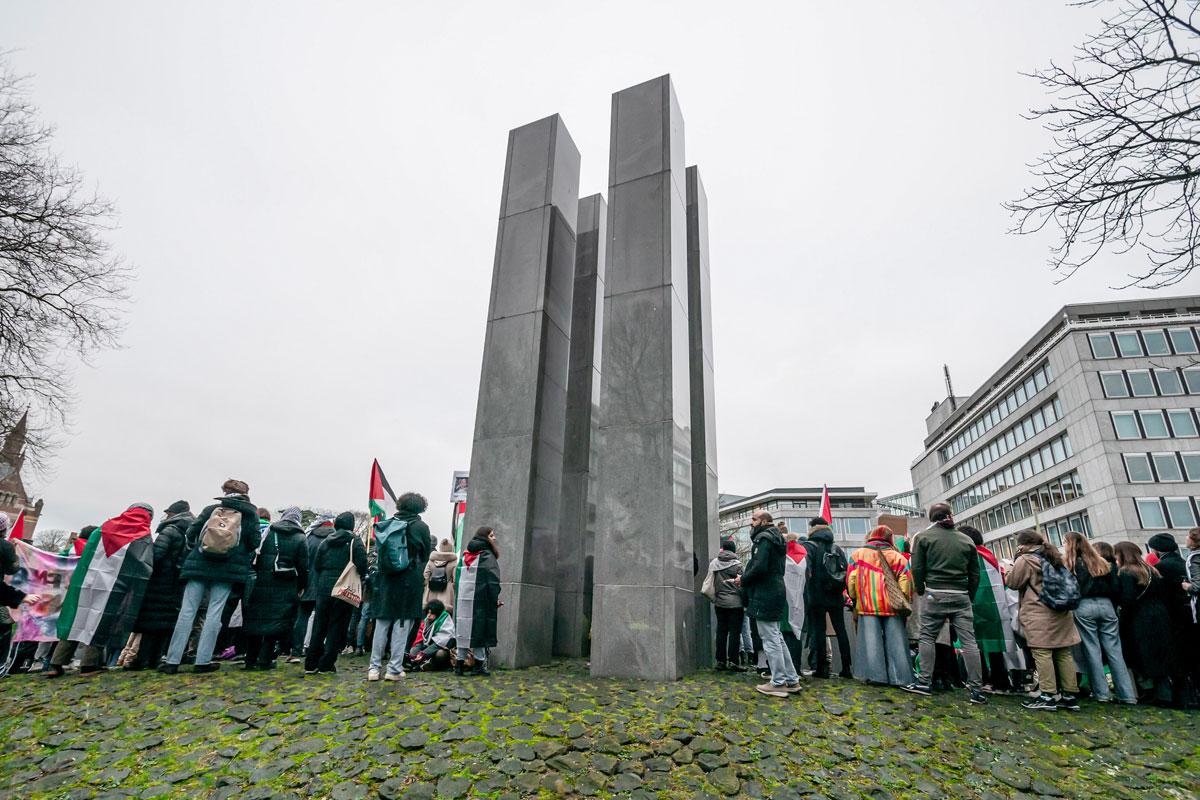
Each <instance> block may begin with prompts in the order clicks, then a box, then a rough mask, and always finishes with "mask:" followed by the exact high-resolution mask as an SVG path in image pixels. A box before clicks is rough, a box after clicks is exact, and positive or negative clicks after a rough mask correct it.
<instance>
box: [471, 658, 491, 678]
mask: <svg viewBox="0 0 1200 800" xmlns="http://www.w3.org/2000/svg"><path fill="white" fill-rule="evenodd" d="M471 674H472V675H478V676H479V677H481V678H486V677H488V676H489V675H491V674H492V673H491V671H490V670H488V668H487V666H486V665H485V664H484V663H483V662H482V661H476V662H475V666H474V667H473V668H472V669H471Z"/></svg>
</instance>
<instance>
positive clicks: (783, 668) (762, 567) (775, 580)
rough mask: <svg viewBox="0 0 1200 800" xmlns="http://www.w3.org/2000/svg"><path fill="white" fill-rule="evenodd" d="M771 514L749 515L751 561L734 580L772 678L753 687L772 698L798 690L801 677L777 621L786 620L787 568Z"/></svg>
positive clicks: (784, 554)
mask: <svg viewBox="0 0 1200 800" xmlns="http://www.w3.org/2000/svg"><path fill="white" fill-rule="evenodd" d="M773 522H774V520H773V518H772V517H771V515H770V514H768V513H767V512H765V511H756V512H755V513H754V514H753V516H751V517H750V529H751V533H750V540H751V542H752V543H753V544H752V548H751V551H750V563H749V564H747V565H746V571H745V572H743V573H742V575H741V577H739V578H737V579H736V581H737V583H738V585H739V586H742V587H744V588H745V589H746V594H747V604H746V606H747V608H748V610H749V612H750V616H752V617H753V618H754V625H755V627H756V628H757V629H758V635H759V637H761V638H762V643H763V651H764V652H765V653H766V656H767V665H768V666H769V667H770V669H771V678H770V680H768V681H767V682H766V683H763V684H760V685H758V686H756V687H754V688H755V690H756V691H758V692H761V693H762V694H765V695H770V696H772V697H787V696H788V695H789V694H793V693H795V692H799V691H800V676H799V675H798V674H797V673H796V667H795V665H794V664H793V663H792V657H791V654H790V653H789V652H788V649H787V647H786V646H785V645H784V643H783V634H782V633H781V631H780V629H779V623H780V622H781V621H783V620H784V619H787V612H788V608H787V588H786V587H785V586H784V582H783V575H784V572H785V570H786V565H785V564H784V561H786V560H787V544H786V543H785V542H784V541H783V537H782V536H780V535H779V531H778V530H776V529H775V526H774V525H773V524H772V523H773Z"/></svg>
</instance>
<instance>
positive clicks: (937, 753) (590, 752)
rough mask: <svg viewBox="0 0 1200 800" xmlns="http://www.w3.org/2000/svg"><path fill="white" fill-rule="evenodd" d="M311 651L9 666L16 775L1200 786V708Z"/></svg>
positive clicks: (791, 790)
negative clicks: (454, 669)
mask: <svg viewBox="0 0 1200 800" xmlns="http://www.w3.org/2000/svg"><path fill="white" fill-rule="evenodd" d="M339 667H340V669H341V672H340V673H339V674H338V675H336V676H310V677H305V676H304V675H303V674H302V673H301V671H300V668H299V667H298V666H294V665H283V664H281V665H280V667H279V669H277V670H275V671H273V672H267V673H262V672H250V673H247V672H244V671H243V670H241V669H238V668H232V667H229V666H225V667H223V668H222V670H221V672H219V673H217V674H214V675H190V674H186V672H184V673H181V674H179V675H177V676H174V677H167V676H163V675H158V674H156V673H136V674H128V673H121V672H111V673H109V674H106V675H102V676H100V677H96V678H86V679H85V678H79V677H75V676H72V675H68V676H67V677H65V678H61V679H57V680H47V679H45V678H42V677H40V676H27V675H18V676H13V677H10V678H7V679H4V680H2V681H0V702H2V703H3V707H4V709H5V710H6V712H7V713H6V714H5V716H4V718H3V720H2V721H0V735H2V736H3V741H4V748H3V752H2V753H0V796H3V797H22V798H105V797H188V798H192V797H212V798H245V799H246V800H255V799H256V798H257V799H259V800H262V799H264V798H276V797H278V798H300V797H314V798H315V797H321V798H334V799H335V800H350V799H351V798H376V797H379V798H383V799H384V800H391V798H400V797H403V798H412V799H413V800H420V798H432V797H447V798H456V797H505V798H516V797H559V796H573V797H579V796H584V797H592V796H595V797H617V796H620V797H643V798H647V797H671V798H673V797H720V796H740V797H771V798H792V797H809V798H818V797H827V798H835V799H836V798H858V797H869V798H889V797H897V798H901V797H939V798H941V797H983V798H1028V797H1037V796H1050V797H1067V798H1139V800H1145V798H1167V797H1170V798H1190V797H1196V796H1198V795H1200V715H1198V714H1195V713H1192V714H1184V713H1180V712H1173V711H1164V710H1159V709H1154V708H1123V707H1113V706H1100V705H1096V704H1085V706H1084V710H1083V711H1081V712H1079V713H1069V712H1065V711H1063V712H1057V713H1040V714H1037V713H1031V712H1026V711H1024V710H1023V709H1022V708H1021V707H1020V706H1019V702H1018V699H1016V698H1010V697H1003V698H994V699H993V702H992V704H991V705H988V706H986V707H982V708H981V707H977V706H971V705H968V704H967V703H966V701H965V698H964V697H963V696H962V695H961V694H958V693H954V694H942V695H938V696H935V697H933V698H928V699H927V698H919V697H913V696H910V695H906V694H904V693H902V692H899V691H893V690H887V689H881V688H877V687H869V686H865V685H862V684H859V683H855V682H852V681H845V680H837V679H835V680H832V681H814V682H810V683H806V685H805V691H804V693H803V694H800V695H798V696H795V697H791V698H788V699H777V698H771V697H763V696H761V695H758V694H756V693H755V692H754V691H753V683H754V680H753V679H752V678H751V677H748V676H730V675H722V674H717V673H712V672H705V673H702V674H699V675H696V676H693V677H691V678H689V679H687V680H684V681H680V682H678V683H674V684H653V683H642V682H638V681H623V680H594V679H592V678H591V677H590V676H589V675H588V674H587V672H586V669H585V665H584V664H583V663H582V662H563V663H559V664H555V665H553V666H551V667H546V668H542V669H529V670H522V671H514V672H499V671H498V672H497V673H496V674H495V675H493V677H491V678H454V677H453V676H452V675H449V674H445V673H443V674H437V675H417V676H410V677H408V678H407V679H406V680H405V681H403V682H402V683H384V682H380V683H371V684H368V683H367V682H366V681H365V680H364V672H365V663H364V661H363V659H361V658H342V659H341V660H340V662H339Z"/></svg>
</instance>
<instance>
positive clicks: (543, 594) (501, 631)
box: [493, 562, 554, 668]
mask: <svg viewBox="0 0 1200 800" xmlns="http://www.w3.org/2000/svg"><path fill="white" fill-rule="evenodd" d="M501 569H503V562H501ZM500 601H501V602H502V603H504V606H503V607H502V608H501V609H500V613H499V616H498V617H497V619H496V628H497V631H496V633H497V639H498V644H497V645H496V647H495V649H494V650H493V662H494V663H496V664H498V665H500V666H502V667H509V668H514V667H532V666H536V665H538V664H545V663H547V662H549V661H550V654H551V650H552V649H553V645H554V625H553V620H554V587H552V586H539V585H537V584H533V583H508V582H505V581H501V582H500Z"/></svg>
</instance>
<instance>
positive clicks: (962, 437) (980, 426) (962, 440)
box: [938, 362, 1054, 464]
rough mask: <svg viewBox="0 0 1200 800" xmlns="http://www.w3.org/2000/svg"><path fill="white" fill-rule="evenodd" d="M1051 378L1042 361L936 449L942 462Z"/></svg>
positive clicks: (1034, 393)
mask: <svg viewBox="0 0 1200 800" xmlns="http://www.w3.org/2000/svg"><path fill="white" fill-rule="evenodd" d="M1052 380H1054V375H1053V374H1052V372H1051V371H1050V365H1049V364H1047V363H1045V362H1042V364H1041V365H1040V366H1039V367H1038V368H1037V369H1035V370H1034V371H1033V372H1031V373H1030V374H1029V376H1028V377H1027V378H1025V380H1024V381H1022V382H1021V383H1019V384H1017V386H1016V388H1014V389H1012V390H1011V391H1009V393H1008V394H1006V395H1005V396H1004V397H1002V398H1000V400H999V401H997V402H995V403H993V404H992V405H991V406H989V407H988V408H987V410H986V411H984V412H983V413H982V414H980V416H979V419H977V420H975V422H974V423H973V424H971V425H970V426H968V427H967V429H966V430H964V431H963V432H962V433H960V434H958V436H956V437H954V439H952V440H951V441H950V442H949V443H948V444H946V446H944V447H942V448H941V449H940V450H939V451H938V452H939V453H940V454H941V458H942V463H943V464H944V463H946V462H947V461H948V460H950V459H951V458H954V457H955V456H956V455H958V454H959V453H961V452H962V451H963V450H965V449H967V447H968V446H969V445H971V444H972V443H973V442H976V441H978V440H979V439H980V437H982V436H983V435H984V434H985V433H987V432H988V431H990V430H991V429H992V428H994V427H996V426H997V425H999V424H1000V421H1001V420H1003V419H1005V418H1007V417H1008V416H1009V415H1010V414H1012V413H1013V412H1015V411H1016V410H1017V409H1018V408H1020V407H1021V406H1023V405H1025V403H1027V402H1028V401H1029V400H1031V399H1032V398H1033V397H1034V396H1035V395H1036V394H1037V393H1038V392H1040V391H1042V390H1043V389H1045V388H1046V386H1047V385H1049V383H1050V381H1052Z"/></svg>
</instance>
